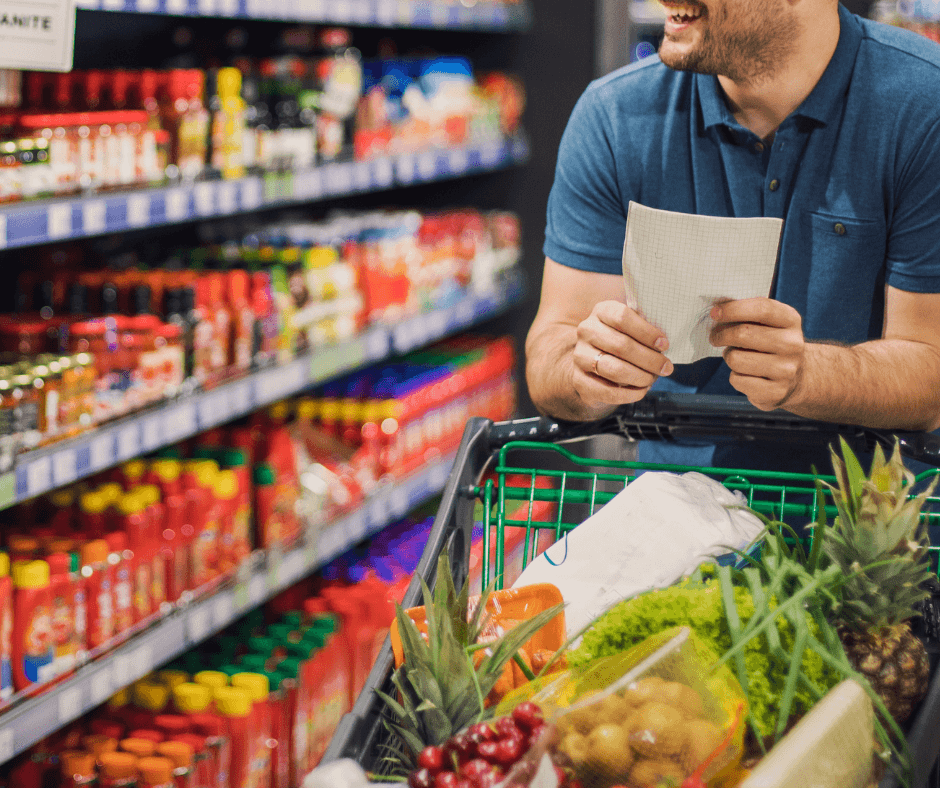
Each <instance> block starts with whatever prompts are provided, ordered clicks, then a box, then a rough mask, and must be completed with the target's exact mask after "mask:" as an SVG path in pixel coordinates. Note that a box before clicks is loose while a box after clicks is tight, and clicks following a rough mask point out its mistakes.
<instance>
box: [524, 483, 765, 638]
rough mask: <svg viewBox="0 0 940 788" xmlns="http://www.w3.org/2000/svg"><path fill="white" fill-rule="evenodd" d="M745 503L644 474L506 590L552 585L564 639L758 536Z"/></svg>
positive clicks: (712, 486) (721, 491)
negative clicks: (560, 604) (561, 609)
mask: <svg viewBox="0 0 940 788" xmlns="http://www.w3.org/2000/svg"><path fill="white" fill-rule="evenodd" d="M746 505H747V501H746V500H745V498H744V496H743V495H742V494H741V493H739V492H732V491H731V490H729V489H727V488H726V487H725V486H724V485H722V484H721V483H720V482H717V481H715V480H714V479H710V478H709V477H707V476H705V475H703V474H701V473H686V474H682V475H678V474H674V473H664V472H647V473H644V474H642V475H641V476H639V477H638V478H637V479H636V480H635V481H632V482H630V484H628V485H627V487H626V488H625V489H624V490H623V491H622V492H620V493H619V494H618V495H616V496H615V497H614V498H613V499H611V500H610V502H609V503H607V504H606V505H605V506H604V507H603V508H602V509H601V510H600V511H598V512H597V513H595V514H594V515H593V516H591V517H589V518H588V519H587V520H585V521H584V522H583V523H582V524H581V525H579V526H578V527H577V528H575V529H574V531H572V532H571V533H569V534H568V535H567V536H566V537H565V538H564V539H561V540H559V541H558V542H557V543H556V544H554V545H553V546H552V547H550V548H549V549H548V550H546V551H545V552H544V553H543V554H542V555H540V556H539V557H538V558H536V559H535V560H534V561H533V562H532V563H531V564H529V566H528V567H526V569H525V571H524V572H523V573H522V575H521V576H520V577H519V579H518V580H516V582H515V583H514V584H513V587H514V588H519V587H521V586H526V585H532V584H534V583H552V584H554V585H555V586H557V587H558V589H559V590H560V591H561V595H562V597H563V598H564V600H565V603H566V605H567V606H566V608H565V622H566V625H567V631H568V635H569V637H570V636H571V635H573V634H575V633H577V632H579V631H581V630H582V629H583V628H584V627H585V626H587V625H588V624H589V623H590V622H591V621H593V620H594V619H595V618H597V616H598V615H600V614H601V613H603V612H604V611H605V610H607V609H608V608H609V607H611V606H612V605H614V604H616V603H617V602H619V601H620V600H622V599H628V598H630V597H633V596H636V595H637V594H639V593H642V592H643V591H648V590H650V589H652V588H665V587H666V586H669V585H671V584H672V583H674V582H676V580H678V579H679V578H680V577H682V576H684V575H687V574H689V573H690V572H692V571H693V570H694V569H695V567H697V566H698V565H699V564H701V563H702V562H703V561H705V560H708V559H710V558H713V557H716V556H719V555H722V554H724V553H727V552H728V548H729V547H734V548H737V549H743V548H745V547H747V546H748V545H749V544H750V543H751V542H753V541H754V540H755V539H756V538H757V537H758V536H759V535H760V533H761V531H762V530H763V527H764V526H763V523H762V522H761V521H760V519H759V518H757V517H756V516H754V515H753V514H751V513H750V512H748V511H746V510H745V509H744V508H743V507H745V506H746Z"/></svg>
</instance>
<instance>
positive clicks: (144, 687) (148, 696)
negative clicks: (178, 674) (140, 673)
mask: <svg viewBox="0 0 940 788" xmlns="http://www.w3.org/2000/svg"><path fill="white" fill-rule="evenodd" d="M133 698H134V705H135V706H137V707H139V708H141V709H146V710H147V711H154V712H160V711H163V710H164V709H165V708H166V704H167V701H169V699H170V690H169V689H168V688H167V687H166V685H164V684H161V683H159V682H157V681H152V680H150V679H145V680H144V681H138V682H137V683H136V684H134V690H133Z"/></svg>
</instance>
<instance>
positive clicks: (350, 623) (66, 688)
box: [0, 0, 528, 788]
mask: <svg viewBox="0 0 940 788" xmlns="http://www.w3.org/2000/svg"><path fill="white" fill-rule="evenodd" d="M77 5H79V6H80V7H81V9H82V10H80V11H79V12H78V13H77V16H76V20H77V21H76V25H75V48H74V53H75V58H74V64H75V67H74V69H72V70H70V71H68V72H66V73H58V72H52V71H43V70H33V71H17V70H9V69H2V70H0V247H2V248H3V250H4V251H3V252H2V257H3V258H4V262H5V264H6V270H7V272H8V273H7V280H6V283H7V287H6V288H5V289H4V291H3V294H2V296H3V297H2V298H0V783H2V784H3V785H4V786H7V788H52V786H57V785H61V786H66V785H101V786H114V788H117V786H122V788H157V787H158V786H159V788H171V786H175V788H210V787H215V788H224V787H227V786H233V788H275V786H277V788H299V786H300V785H301V784H302V782H303V779H304V778H305V776H306V775H307V774H308V772H310V770H311V769H313V767H314V766H316V765H317V764H318V762H319V760H320V758H321V757H322V755H323V753H324V751H325V750H326V747H327V745H328V743H329V741H330V740H331V738H332V734H333V732H334V730H335V729H336V727H337V725H338V723H339V721H340V719H341V717H342V716H343V714H344V713H345V712H346V711H348V710H349V709H350V708H351V705H352V703H353V701H354V700H355V698H356V696H357V694H358V693H359V692H360V690H361V689H362V688H363V687H364V686H365V683H366V678H367V675H368V673H369V670H370V668H371V666H372V664H373V662H374V660H375V658H376V656H377V654H378V651H379V647H380V646H381V644H382V642H383V641H384V638H385V637H386V635H387V632H388V627H389V621H390V620H391V616H392V615H393V613H394V603H395V602H396V601H400V600H401V599H402V595H403V594H404V589H405V587H406V586H407V583H408V581H409V579H410V577H411V576H412V574H413V572H414V569H415V566H416V564H417V560H418V558H419V557H420V555H421V552H422V550H423V548H424V544H425V542H426V540H427V534H428V530H429V523H428V522H426V521H424V520H423V519H421V518H418V519H414V520H404V521H400V520H401V518H402V517H403V516H404V515H406V514H407V513H408V512H409V511H411V510H412V509H414V508H415V507H417V506H419V505H420V504H422V503H424V502H426V501H428V500H429V499H430V498H432V497H433V496H435V495H436V494H438V493H439V492H440V491H441V490H442V488H443V486H444V484H445V482H446V476H447V472H448V470H449V468H450V465H451V464H452V463H453V459H454V456H455V453H456V450H457V446H458V443H459V441H460V435H461V432H462V429H463V425H464V423H465V422H466V421H467V420H468V419H470V418H473V417H475V416H484V417H488V418H493V419H506V418H510V417H511V416H512V415H513V414H514V412H515V407H516V385H517V381H516V371H515V369H516V364H517V358H516V353H515V350H514V348H513V346H512V343H511V341H510V340H509V339H507V338H490V337H489V336H478V335H477V336H473V337H468V336H460V337H456V338H451V339H445V338H447V337H453V335H456V334H457V333H458V332H460V331H464V330H467V329H469V328H471V327H473V326H475V325H477V324H481V323H483V322H484V321H485V320H488V319H490V318H492V317H495V316H497V315H498V314H500V313H501V312H502V311H503V310H505V308H506V307H507V306H508V305H509V304H512V303H515V302H516V301H518V300H519V299H520V298H521V296H522V293H523V291H524V289H525V288H524V283H523V278H522V276H521V274H520V271H519V262H520V257H521V246H520V244H521V240H520V228H519V220H518V218H517V217H516V216H514V215H513V214H511V213H508V212H506V211H501V210H493V209H492V208H493V207H495V206H499V205H501V204H505V200H502V199H500V200H497V201H490V200H486V199H481V200H476V199H474V200H473V202H475V203H476V204H477V205H485V206H487V207H488V208H489V210H483V209H482V208H478V207H469V206H468V207H463V206H464V205H467V204H468V203H470V202H471V200H470V199H469V197H467V196H466V194H467V193H466V191H465V190H463V187H462V186H461V184H460V183H459V182H455V181H451V182H449V183H448V184H447V187H446V189H447V190H446V193H445V192H444V191H441V193H440V194H439V195H435V196H430V195H428V194H423V193H413V194H412V195H411V199H405V198H403V197H402V196H400V195H398V194H397V193H396V189H398V188H402V187H404V186H406V185H410V184H415V183H419V182H421V183H432V182H434V181H441V180H444V179H452V178H460V177H463V176H468V175H471V174H474V175H481V174H485V173H487V172H491V171H495V170H497V169H501V168H502V167H504V166H505V165H506V164H507V163H515V162H520V161H522V160H523V159H524V158H525V157H526V149H527V146H526V143H525V135H524V134H523V133H522V132H521V129H520V128H519V122H520V115H521V113H522V110H523V107H524V105H525V91H524V89H523V87H522V85H521V83H520V82H519V80H518V79H517V78H515V77H514V76H513V75H511V74H509V73H506V72H504V71H500V70H487V71H482V70H477V69H475V67H474V65H475V64H477V65H481V66H482V65H484V62H483V60H480V61H479V62H478V61H477V60H476V57H475V56H468V53H472V52H473V49H474V47H473V46H472V45H470V43H469V42H470V41H471V39H472V38H473V37H474V36H476V35H477V32H476V31H486V32H487V35H493V34H505V33H509V32H512V31H515V30H516V29H518V28H519V27H521V26H524V24H525V23H526V20H527V18H528V9H527V8H525V7H524V4H523V3H522V2H519V1H518V0H509V2H502V1H501V0H500V1H498V2H497V1H496V0H486V1H485V2H481V3H479V4H477V6H478V7H474V8H471V7H469V6H467V5H466V4H463V5H459V4H455V3H449V2H437V0H433V2H429V3H426V2H424V0H420V2H417V3H413V2H410V0H409V1H408V2H404V3H398V4H396V7H395V8H394V9H390V8H389V7H388V4H384V6H383V4H381V3H372V2H371V0H370V2H366V3H359V2H356V3H354V4H352V5H353V6H355V7H353V8H347V7H340V6H341V5H342V4H340V3H337V4H336V5H337V7H336V8H335V9H331V8H319V9H318V8H316V7H314V6H317V4H316V3H314V4H309V3H308V4H305V7H304V8H299V7H294V6H295V5H296V4H291V3H289V4H287V5H285V4H283V3H281V4H280V5H279V6H278V8H276V9H275V8H274V7H273V6H272V5H271V4H270V3H265V2H257V3H256V2H254V0H251V2H249V3H247V5H246V4H245V3H244V2H241V0H239V2H237V3H216V4H212V3H210V4H204V3H201V2H200V3H198V4H197V3H195V2H189V3H182V4H181V3H179V2H177V1H176V0H169V2H167V3H158V4H154V3H150V2H143V1H142V2H137V1H136V0H130V1H129V2H127V3H125V4H124V6H123V8H122V9H120V10H121V11H122V13H121V14H113V13H104V12H105V11H107V12H111V11H115V10H118V9H117V7H116V6H115V5H114V4H113V3H110V1H109V2H108V3H100V2H98V0H82V1H81V2H79V3H77ZM321 5H322V4H321ZM347 5H348V4H347ZM183 6H186V7H185V8H184V7H183ZM197 6H198V7H197ZM210 6H211V7H210ZM236 6H237V7H236ZM288 6H290V7H288ZM366 6H369V7H368V8H367V7H366ZM379 6H383V7H379ZM99 11H101V12H102V13H99ZM429 15H430V16H432V17H433V19H430V20H429V19H428V16H429ZM366 16H370V19H371V22H370V23H369V24H366V21H365V19H366ZM187 17H188V18H187ZM272 17H273V18H276V21H272ZM444 17H446V18H447V21H446V23H445V21H444ZM226 20H227V21H226ZM429 22H430V23H429ZM337 23H339V24H350V25H359V28H358V29H356V30H351V29H346V28H342V27H338V26H336V25H337ZM373 23H374V24H373ZM151 26H152V27H151ZM157 27H164V28H165V29H166V35H163V34H162V33H156V32H155V31H156V28H157ZM383 27H385V28H387V29H388V35H384V34H380V35H379V36H377V35H376V32H377V31H379V30H381V29H382V28H383ZM440 27H447V28H452V29H455V30H456V29H462V30H464V33H462V34H461V35H460V36H451V38H450V40H448V39H447V38H446V37H445V38H444V39H441V40H434V39H433V38H431V37H430V36H432V35H436V34H434V33H433V32H432V31H433V30H434V28H440ZM99 36H100V38H99ZM450 53H453V54H450ZM485 65H486V67H487V69H491V68H493V67H494V65H495V67H496V68H497V69H498V68H499V64H498V62H494V60H493V59H492V58H489V57H487V58H486V63H485ZM38 68H40V69H41V66H40V67H38ZM432 188H433V187H432ZM378 191H381V192H383V193H384V196H383V197H382V199H381V201H378V200H377V199H371V200H370V199H363V198H362V196H363V194H364V193H367V192H378ZM462 194H463V195H464V196H463V197H462V196H461V195H462ZM334 197H336V198H341V201H340V200H339V199H338V200H337V201H336V202H331V203H329V204H327V205H325V207H324V208H323V209H322V210H317V211H310V210H308V209H307V208H306V206H305V204H306V203H308V202H309V203H316V202H323V201H325V200H327V199H330V198H334ZM288 204H290V206H291V208H290V210H289V211H288V210H287V206H288ZM412 205H413V206H415V207H414V208H412V207H410V206H412ZM377 206H381V207H380V208H379V207H377ZM236 215H237V219H236V218H234V217H236ZM220 217H229V219H228V220H226V221H221V220H220ZM168 225H169V226H171V227H167V226H168ZM442 340H443V341H442ZM435 343H437V344H435ZM399 521H400V522H399ZM396 522H397V523H398V524H397V525H392V526H391V527H389V525H390V524H393V523H396ZM386 529H387V530H386ZM370 539H374V541H373V542H371V543H370V541H369V540H370ZM521 550H522V547H521V543H520V544H519V545H517V546H516V552H517V553H519V552H521ZM340 555H342V558H341V559H339V560H337V561H335V562H334V563H333V564H330V561H333V560H334V559H335V558H336V556H340ZM474 555H475V560H476V561H477V563H478V564H482V563H483V562H484V558H485V557H486V556H488V555H489V553H488V551H485V550H483V549H482V537H481V535H480V534H477V535H476V537H475V542H474ZM324 566H325V569H323V572H322V573H321V574H320V575H318V576H317V577H315V578H310V577H309V575H310V574H311V573H313V572H316V571H318V570H320V569H322V568H323V567H324ZM517 571H521V565H520V566H517ZM303 578H307V579H306V580H303V582H301V583H300V584H299V585H296V586H294V584H295V583H297V582H298V580H302V579H303ZM292 586H294V587H293V588H292ZM284 589H291V591H290V592H289V593H286V594H285V593H283V592H284ZM278 594H281V596H278ZM271 600H273V601H271ZM246 614H247V615H246ZM233 622H234V623H233ZM171 659H172V660H173V663H172V664H165V663H167V661H168V660H171ZM161 665H162V666H163V668H162V669H161V670H155V668H158V667H159V666H161ZM109 698H110V700H108V699H109Z"/></svg>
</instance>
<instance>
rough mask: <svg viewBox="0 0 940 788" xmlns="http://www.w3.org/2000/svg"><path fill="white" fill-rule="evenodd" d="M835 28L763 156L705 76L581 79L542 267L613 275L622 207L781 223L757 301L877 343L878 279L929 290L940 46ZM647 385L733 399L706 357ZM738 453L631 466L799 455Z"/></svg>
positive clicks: (937, 218) (863, 23)
mask: <svg viewBox="0 0 940 788" xmlns="http://www.w3.org/2000/svg"><path fill="white" fill-rule="evenodd" d="M839 21H840V34H839V43H838V46H837V48H836V51H835V53H834V55H833V57H832V60H831V61H830V63H829V65H828V67H827V68H826V71H825V72H824V73H823V76H822V78H821V79H820V80H819V82H818V84H817V85H816V87H815V88H814V89H813V91H812V92H811V93H810V95H809V96H807V98H806V99H805V101H804V102H803V103H802V104H801V105H800V106H799V107H798V108H797V109H796V111H794V112H793V114H791V115H790V116H789V117H788V118H787V119H786V120H784V122H783V123H782V124H781V125H780V128H779V129H778V130H777V133H776V135H775V137H774V140H773V143H772V144H769V145H768V144H765V143H763V142H762V141H761V140H760V139H759V138H758V137H757V136H756V135H755V134H754V133H753V132H751V131H750V130H748V129H746V128H744V127H743V126H741V125H740V124H739V123H737V121H735V119H734V116H733V115H732V113H731V111H730V110H729V109H728V106H727V105H726V103H725V99H724V95H723V92H722V90H721V87H720V85H719V83H718V80H717V78H716V77H714V76H710V75H703V74H693V73H689V72H682V71H674V70H672V69H669V68H667V67H666V66H664V65H663V64H662V63H661V62H660V61H659V58H657V57H650V58H647V59H645V60H643V61H640V62H639V63H635V64H633V65H630V66H628V67H626V68H623V69H620V70H618V71H615V72H613V73H612V74H609V75H608V76H606V77H604V78H602V79H599V80H597V81H595V82H593V83H592V84H591V85H590V86H589V87H588V89H587V90H586V91H585V93H584V95H583V96H582V97H581V98H580V100H579V101H578V103H577V105H576V106H575V109H574V111H573V113H572V115H571V119H570V120H569V123H568V127H567V129H566V131H565V134H564V136H563V138H562V142H561V146H560V149H559V154H558V163H557V168H556V172H555V182H554V185H553V187H552V191H551V195H550V197H549V202H548V223H547V228H546V238H545V245H544V251H545V254H546V256H548V257H550V258H551V259H552V260H555V261H556V262H558V263H561V264H563V265H567V266H571V267H573V268H578V269H581V270H585V271H598V272H603V273H610V274H618V275H619V274H621V273H622V264H621V256H622V251H623V242H624V234H625V225H626V215H627V205H628V203H629V201H630V200H634V201H636V202H638V203H641V204H643V205H646V206H650V207H653V208H662V209H666V210H670V211H682V212H685V213H693V214H704V215H710V216H738V217H749V216H774V217H779V218H782V219H783V220H784V229H783V236H782V239H781V251H780V262H779V266H778V271H777V278H776V283H775V288H774V292H773V294H772V296H773V297H774V298H776V299H777V300H779V301H782V302H784V303H787V304H790V305H791V306H793V307H795V308H796V309H797V310H798V311H799V312H800V314H801V315H802V317H803V330H804V333H805V335H806V337H807V338H808V339H814V340H828V341H837V342H844V343H858V342H863V341H865V340H867V339H870V338H876V337H879V336H880V335H881V329H882V320H883V307H884V287H885V284H886V283H887V284H889V285H891V286H893V287H895V288H898V289H901V290H906V291H911V292H918V293H934V292H940V46H938V45H937V44H935V43H933V42H931V41H929V40H927V39H926V38H924V37H922V36H920V35H917V34H915V33H912V32H909V31H906V30H901V29H899V28H895V27H890V26H888V25H882V24H879V23H876V22H872V21H869V20H865V19H861V18H859V17H857V16H855V15H853V14H851V13H849V12H848V11H847V10H846V9H845V8H844V7H842V6H840V7H839ZM656 388H657V389H664V388H665V389H672V390H679V391H685V392H695V391H697V392H703V393H720V394H736V393H737V392H736V391H735V390H734V389H733V388H731V386H730V384H729V382H728V368H727V366H726V365H725V364H724V362H722V361H720V360H718V359H715V360H712V359H707V360H704V361H701V362H699V363H697V364H692V365H681V366H677V368H676V372H675V373H674V374H673V375H672V376H671V378H662V379H660V381H659V382H658V383H657V385H656ZM753 448H754V450H752V451H748V452H747V453H746V454H745V453H741V452H740V451H734V450H732V451H731V453H730V454H729V453H727V452H726V451H725V450H724V449H722V450H720V451H719V452H718V453H717V454H716V453H713V451H712V447H704V448H702V449H700V450H699V451H697V452H696V451H692V450H690V449H685V450H683V451H681V452H679V453H676V451H675V450H674V447H671V446H668V445H665V446H663V445H659V446H656V445H653V444H646V445H645V446H644V447H643V454H642V457H643V459H644V460H649V461H663V462H667V461H668V462H683V461H685V463H686V464H701V465H717V466H721V467H729V466H730V467H751V466H753V467H759V466H764V467H771V468H772V469H776V470H783V469H784V468H783V467H782V465H792V467H793V469H795V470H801V471H807V470H808V468H809V466H808V464H804V463H805V462H806V458H805V457H796V456H795V457H794V458H793V462H792V463H786V462H784V463H781V458H780V456H779V454H780V453H779V451H776V452H774V454H775V455H776V456H773V457H771V458H770V459H769V460H768V461H767V462H764V461H763V460H762V455H763V454H764V453H765V452H764V449H765V448H766V447H764V448H761V447H753ZM663 450H665V451H663ZM722 452H724V453H722ZM745 460H747V462H745ZM755 460H760V462H755ZM824 468H825V469H826V470H828V468H829V463H828V460H827V461H826V462H825V463H824V464H823V466H822V467H820V470H823V469H824Z"/></svg>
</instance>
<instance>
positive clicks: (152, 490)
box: [134, 484, 160, 508]
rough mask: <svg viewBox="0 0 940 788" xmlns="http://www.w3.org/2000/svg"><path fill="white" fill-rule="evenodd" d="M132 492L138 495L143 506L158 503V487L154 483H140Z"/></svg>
mask: <svg viewBox="0 0 940 788" xmlns="http://www.w3.org/2000/svg"><path fill="white" fill-rule="evenodd" d="M134 494H135V495H138V496H140V499H141V501H143V504H144V508H147V507H148V506H150V505H151V504H155V503H160V488H159V487H157V485H155V484H141V485H138V486H137V488H136V489H135V490H134Z"/></svg>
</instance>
